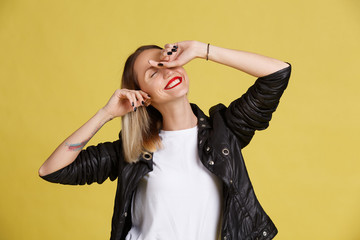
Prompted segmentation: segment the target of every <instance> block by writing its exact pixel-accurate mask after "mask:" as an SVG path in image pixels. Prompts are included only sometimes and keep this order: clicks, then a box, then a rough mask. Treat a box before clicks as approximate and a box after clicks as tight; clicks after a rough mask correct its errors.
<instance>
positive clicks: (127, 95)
mask: <svg viewBox="0 0 360 240" xmlns="http://www.w3.org/2000/svg"><path fill="white" fill-rule="evenodd" d="M126 97H127V98H128V99H129V100H130V101H131V103H130V104H131V106H132V107H133V108H134V110H135V109H136V106H135V104H136V97H135V94H134V93H132V92H130V91H129V92H127V93H126Z"/></svg>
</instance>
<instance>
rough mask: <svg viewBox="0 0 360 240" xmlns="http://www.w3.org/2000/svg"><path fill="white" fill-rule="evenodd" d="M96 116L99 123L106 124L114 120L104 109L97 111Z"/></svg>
mask: <svg viewBox="0 0 360 240" xmlns="http://www.w3.org/2000/svg"><path fill="white" fill-rule="evenodd" d="M96 115H97V116H98V118H99V119H100V121H101V122H103V123H106V122H108V121H110V120H112V119H113V118H114V116H112V115H111V114H110V113H109V112H108V111H107V110H106V109H105V108H104V107H103V108H100V110H99V111H97V113H96Z"/></svg>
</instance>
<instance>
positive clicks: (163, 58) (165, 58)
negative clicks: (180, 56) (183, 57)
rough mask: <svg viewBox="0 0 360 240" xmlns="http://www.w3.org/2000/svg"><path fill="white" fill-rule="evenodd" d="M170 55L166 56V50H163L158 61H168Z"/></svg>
mask: <svg viewBox="0 0 360 240" xmlns="http://www.w3.org/2000/svg"><path fill="white" fill-rule="evenodd" d="M169 59H170V55H168V51H166V49H163V50H162V51H161V54H160V60H162V61H169Z"/></svg>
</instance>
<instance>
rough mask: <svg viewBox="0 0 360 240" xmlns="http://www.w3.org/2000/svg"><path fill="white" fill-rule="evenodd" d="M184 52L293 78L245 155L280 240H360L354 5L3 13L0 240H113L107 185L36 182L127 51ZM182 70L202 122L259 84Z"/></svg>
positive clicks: (11, 0)
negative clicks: (265, 66) (285, 69)
mask: <svg viewBox="0 0 360 240" xmlns="http://www.w3.org/2000/svg"><path fill="white" fill-rule="evenodd" d="M189 39H194V40H198V41H203V42H210V43H211V44H213V45H217V46H222V47H227V48H235V49H241V50H247V51H252V52H257V53H261V54H264V55H268V56H271V57H274V58H278V59H281V60H284V61H288V62H290V63H292V65H293V72H292V76H291V79H290V83H289V86H288V89H287V90H286V92H285V93H284V95H283V97H282V99H281V104H280V105H279V108H278V110H277V111H276V113H275V114H274V115H273V120H272V121H271V124H270V127H269V129H267V130H266V131H263V132H258V133H257V134H256V135H255V137H254V139H253V141H252V142H251V144H250V145H249V146H248V147H246V148H245V149H244V156H245V160H246V162H247V167H248V170H249V174H250V176H251V179H252V182H253V184H254V186H255V191H256V193H257V196H258V197H259V200H260V202H261V204H262V206H263V207H264V209H265V210H266V212H267V213H268V214H269V215H270V217H271V218H272V219H273V221H274V222H275V224H276V226H277V227H278V229H279V233H278V235H277V237H276V239H279V240H280V239H293V240H296V239H299V240H300V239H301V240H303V239H327V240H330V239H351V240H356V239H360V228H359V226H360V204H359V203H360V174H359V172H360V163H359V160H360V159H359V140H358V139H359V138H358V135H359V133H360V131H359V130H360V127H359V123H360V110H359V108H360V107H359V103H360V95H359V88H360V83H359V81H360V74H359V64H360V61H359V57H360V47H359V42H360V3H359V1H357V0H312V1H310V0H308V1H303V0H296V1H288V0H272V1H268V0H266V1H265V0H259V1H245V0H244V1H240V0H226V1H219V0H217V1H210V0H182V1H169V0H163V1H145V0H144V1H121V0H111V1H110V0H98V1H95V0H75V1H74V0H61V1H55V0H54V1H50V0H49V1H45V0H1V1H0V80H1V87H0V93H1V95H0V108H1V109H0V112H1V120H0V121H1V128H0V139H1V151H0V157H1V167H0V184H1V185H0V186H1V197H0V239H4V240H8V239H11V240H12V239H16V240H18V239H108V238H109V235H110V226H111V216H112V211H113V201H114V194H115V187H116V182H110V181H107V182H105V183H104V184H102V185H97V184H93V185H90V186H81V187H78V186H63V185H59V184H50V183H48V182H45V181H43V180H42V179H40V178H39V177H38V174H37V170H38V168H39V167H40V165H41V164H42V163H43V161H45V160H46V158H47V157H48V156H49V155H50V153H51V152H52V151H53V150H54V149H55V147H56V146H57V145H58V144H59V143H60V142H61V141H62V140H63V139H65V138H66V137H67V136H68V135H69V134H71V133H72V132H73V131H74V130H76V129H77V128H78V127H80V126H81V125H82V124H83V123H84V122H85V121H86V120H88V119H89V118H90V117H91V116H92V115H93V114H94V113H95V112H96V111H97V110H98V109H99V108H101V107H102V106H103V105H104V104H105V103H106V102H107V100H108V99H109V97H110V96H111V94H112V93H113V91H114V90H115V89H116V88H117V87H119V85H120V77H121V72H122V68H123V64H124V61H125V59H126V57H127V56H128V55H129V54H130V53H131V52H133V51H134V50H135V48H137V47H138V46H140V45H142V44H153V43H154V44H158V45H161V46H163V45H164V44H166V43H169V42H170V43H171V42H176V41H181V40H189ZM186 69H187V71H188V74H189V76H190V81H191V89H190V94H189V97H190V100H191V101H192V102H196V103H197V104H198V105H199V106H200V107H201V108H202V109H203V110H204V111H205V112H207V109H208V108H209V107H210V106H212V105H214V104H216V103H218V102H222V103H224V104H229V103H230V101H231V100H233V99H235V98H237V97H239V96H240V95H241V94H242V93H244V92H245V91H246V90H247V88H248V87H249V86H251V85H252V83H253V82H254V81H255V78H253V77H251V76H247V75H246V74H244V73H241V72H239V71H236V70H234V69H230V68H228V67H225V66H221V65H218V64H215V63H212V62H206V61H204V60H195V61H193V62H191V63H189V64H188V65H187V66H186ZM119 130H120V120H119V119H117V120H114V121H112V122H110V123H108V124H107V125H105V126H104V127H103V129H102V130H100V131H99V132H98V133H97V135H96V136H95V137H94V138H93V139H92V140H91V142H90V144H96V143H98V142H101V141H112V140H115V139H116V138H117V135H118V132H119Z"/></svg>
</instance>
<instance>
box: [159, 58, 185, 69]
mask: <svg viewBox="0 0 360 240" xmlns="http://www.w3.org/2000/svg"><path fill="white" fill-rule="evenodd" d="M153 64H154V67H157V68H173V67H179V66H182V65H183V64H182V63H181V62H180V61H179V60H174V61H169V62H156V61H154V63H153Z"/></svg>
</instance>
